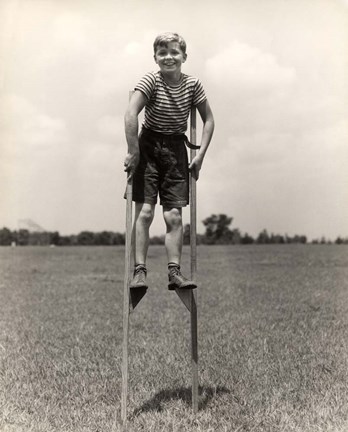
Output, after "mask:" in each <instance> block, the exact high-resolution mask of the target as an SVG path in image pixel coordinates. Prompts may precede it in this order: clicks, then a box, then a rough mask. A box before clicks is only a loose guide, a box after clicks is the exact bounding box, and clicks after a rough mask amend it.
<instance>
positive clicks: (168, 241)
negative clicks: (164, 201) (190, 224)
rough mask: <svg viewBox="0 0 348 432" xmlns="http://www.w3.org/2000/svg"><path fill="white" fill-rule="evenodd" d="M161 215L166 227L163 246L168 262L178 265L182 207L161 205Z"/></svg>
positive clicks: (180, 246) (181, 237)
mask: <svg viewBox="0 0 348 432" xmlns="http://www.w3.org/2000/svg"><path fill="white" fill-rule="evenodd" d="M163 217H164V221H165V223H166V227H167V231H166V236H165V247H166V251H167V257H168V262H171V263H176V264H178V265H180V261H181V252H182V244H183V227H182V209H181V208H169V207H163Z"/></svg>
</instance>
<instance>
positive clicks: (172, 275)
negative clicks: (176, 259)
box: [168, 266, 197, 290]
mask: <svg viewBox="0 0 348 432" xmlns="http://www.w3.org/2000/svg"><path fill="white" fill-rule="evenodd" d="M168 279H169V284H168V289H169V290H176V289H182V288H185V289H194V288H197V285H196V284H195V282H193V281H191V280H189V279H187V278H186V277H185V276H183V275H182V273H181V271H180V266H173V267H171V268H170V270H169V274H168Z"/></svg>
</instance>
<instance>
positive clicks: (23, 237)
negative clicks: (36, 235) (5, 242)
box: [15, 229, 30, 246]
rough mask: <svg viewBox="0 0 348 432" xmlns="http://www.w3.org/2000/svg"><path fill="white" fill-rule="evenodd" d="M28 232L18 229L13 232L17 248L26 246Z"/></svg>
mask: <svg viewBox="0 0 348 432" xmlns="http://www.w3.org/2000/svg"><path fill="white" fill-rule="evenodd" d="M29 235H30V233H29V231H28V230H27V229H20V230H18V231H15V238H16V240H17V244H18V245H19V246H27V245H28V243H29Z"/></svg>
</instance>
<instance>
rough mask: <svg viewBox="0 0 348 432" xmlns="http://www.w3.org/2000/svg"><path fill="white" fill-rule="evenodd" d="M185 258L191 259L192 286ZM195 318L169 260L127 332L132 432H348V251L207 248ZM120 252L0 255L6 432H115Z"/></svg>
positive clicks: (156, 272) (1, 405)
mask: <svg viewBox="0 0 348 432" xmlns="http://www.w3.org/2000/svg"><path fill="white" fill-rule="evenodd" d="M188 255H189V250H188V249H185V251H184V261H185V262H184V265H183V267H184V269H185V270H186V273H188V269H189V264H188ZM198 259H199V263H198V282H199V285H200V287H199V291H198V307H199V355H200V358H199V377H200V410H199V412H198V415H197V416H196V417H194V416H193V415H192V412H191V407H190V404H191V401H190V392H191V390H190V385H191V374H190V357H189V334H190V333H189V316H188V313H187V310H186V309H185V307H184V306H183V305H182V303H181V302H180V301H179V299H178V297H177V296H176V294H175V293H173V292H169V291H167V288H166V283H167V277H166V258H165V253H164V249H163V247H152V248H150V254H149V260H148V267H149V275H148V281H149V284H150V289H149V292H148V294H147V295H146V296H145V297H144V299H143V300H142V302H141V303H140V304H139V306H138V307H137V309H136V311H135V312H134V314H132V315H131V320H130V366H129V369H130V370H129V374H130V381H129V387H130V388H129V402H128V412H129V428H128V430H129V431H156V432H157V431H166V432H167V431H204V432H209V431H211V432H213V431H214V432H215V431H231V432H232V431H235V432H237V431H243V432H244V431H255V432H263V431H274V432H280V431H284V432H292V431H296V432H333V431H335V432H347V431H348V345H347V344H348V247H347V246H334V245H331V246H328V245H326V246H312V245H307V246H295V245H286V246H232V247H231V246H230V247H229V246H226V247H223V246H220V247H218V246H210V247H204V246H200V247H199V248H198ZM123 269H124V249H123V248H122V247H115V248H111V247H110V248H103V247H100V248H99V247H94V248H93V247H92V248H87V247H80V248H74V247H70V248H46V247H34V248H30V247H23V248H19V247H17V248H5V247H3V248H0V276H1V278H0V296H1V313H0V431H1V432H22V431H25V432H29V431H30V432H51V431H61V432H82V431H86V432H87V431H88V432H96V431H100V432H107V431H119V430H121V426H120V398H121V358H122V347H121V343H122V300H123Z"/></svg>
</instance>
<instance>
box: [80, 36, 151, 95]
mask: <svg viewBox="0 0 348 432" xmlns="http://www.w3.org/2000/svg"><path fill="white" fill-rule="evenodd" d="M156 34H157V32H156V31H154V30H151V29H150V30H148V31H146V32H145V33H144V34H143V35H142V37H141V38H139V39H134V40H131V41H129V42H128V43H127V44H125V45H123V46H120V45H119V43H117V42H116V41H115V43H113V44H111V45H110V44H109V45H108V46H104V47H103V49H102V50H101V51H100V52H99V54H98V56H97V58H96V69H95V76H94V79H93V80H92V82H91V83H90V88H89V90H88V92H89V94H91V95H92V96H99V97H104V96H106V95H109V94H112V93H121V94H124V93H125V89H129V90H132V89H133V88H134V86H135V84H136V83H137V81H138V80H139V79H140V78H141V77H142V76H143V75H144V74H145V73H146V72H149V71H151V70H154V69H155V63H154V60H153V52H152V43H153V39H154V37H155V36H154V35H156ZM110 46H111V47H112V48H110ZM139 65H141V70H139Z"/></svg>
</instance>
